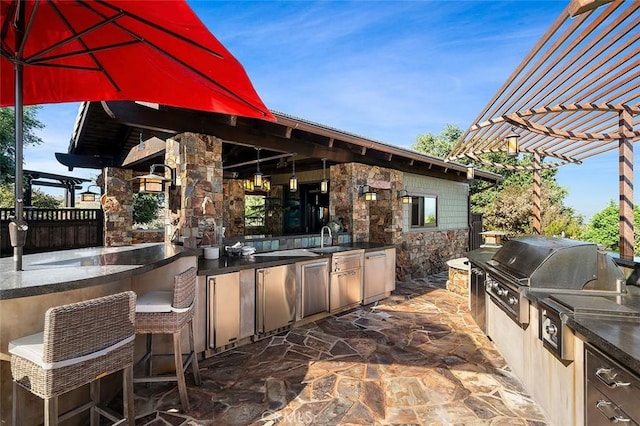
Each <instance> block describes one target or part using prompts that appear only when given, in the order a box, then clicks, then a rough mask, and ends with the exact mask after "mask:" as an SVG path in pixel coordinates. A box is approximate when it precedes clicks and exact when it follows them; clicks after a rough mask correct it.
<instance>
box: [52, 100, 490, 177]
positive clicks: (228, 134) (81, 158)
mask: <svg viewBox="0 0 640 426" xmlns="http://www.w3.org/2000/svg"><path fill="white" fill-rule="evenodd" d="M273 115H274V116H275V117H276V120H277V121H276V122H270V121H265V120H260V119H256V118H247V117H239V116H233V115H226V114H215V113H208V112H202V111H194V110H187V109H182V108H174V107H166V106H159V105H155V106H150V105H145V104H140V103H136V102H85V103H83V104H82V105H81V107H80V111H79V114H78V119H77V120H76V125H75V128H74V132H73V136H72V140H71V143H70V146H69V151H68V154H56V157H57V158H58V161H60V162H61V163H62V164H64V165H66V166H68V167H70V168H73V167H88V168H101V167H105V166H112V167H132V168H136V167H137V168H138V169H139V170H144V167H145V166H146V164H145V163H144V162H143V161H141V158H139V156H138V158H137V160H136V161H135V162H129V163H127V162H126V159H127V156H129V158H131V156H132V154H131V150H132V149H133V148H135V147H136V146H139V145H140V140H141V139H144V140H147V139H149V138H152V137H154V136H157V137H158V138H160V139H166V138H167V137H169V136H171V135H176V134H180V133H184V132H194V133H201V134H207V135H212V136H215V137H218V138H220V139H222V140H223V159H224V165H225V171H227V168H228V167H229V165H238V168H237V169H234V170H232V171H233V172H235V173H236V175H237V176H243V174H250V173H252V172H253V170H254V169H255V164H251V161H247V160H251V159H254V158H255V155H256V154H255V149H254V148H255V147H260V148H261V151H262V152H261V157H262V159H261V162H260V167H261V169H262V171H263V173H265V174H276V173H278V172H279V173H282V172H283V170H280V171H278V166H277V165H278V164H281V161H278V162H276V161H273V164H265V163H267V162H266V161H265V160H264V159H266V158H269V157H272V158H273V159H274V160H275V159H279V158H282V157H283V154H288V153H296V169H298V170H304V169H305V167H306V168H308V169H317V168H318V167H319V166H320V164H321V163H320V161H319V160H320V159H322V158H325V159H326V160H327V164H328V165H331V164H336V163H346V162H358V163H363V164H368V165H375V166H381V167H387V168H391V169H396V170H400V171H403V172H408V173H415V174H419V175H427V176H434V177H438V178H443V179H448V180H455V181H466V175H467V166H466V165H464V164H459V163H456V162H447V161H445V160H443V159H440V158H436V157H432V156H429V155H425V154H421V153H419V152H417V151H413V150H409V149H404V148H400V147H396V146H392V145H388V144H385V143H382V142H379V141H374V140H371V139H368V138H365V137H362V136H358V135H355V134H351V133H347V132H344V131H341V130H338V129H334V128H331V127H327V126H324V125H321V124H318V123H313V122H310V121H306V120H303V119H299V118H295V117H292V116H289V115H287V114H283V113H278V112H273ZM141 135H144V137H142V136H141ZM154 152H156V153H158V151H157V150H156V151H154ZM241 166H242V167H241ZM245 169H246V170H245ZM230 171H231V170H230ZM475 179H478V180H485V181H489V182H499V181H501V180H502V176H500V175H499V174H496V173H492V172H487V171H484V170H478V169H476V170H475Z"/></svg>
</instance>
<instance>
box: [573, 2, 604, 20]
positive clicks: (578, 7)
mask: <svg viewBox="0 0 640 426" xmlns="http://www.w3.org/2000/svg"><path fill="white" fill-rule="evenodd" d="M612 1H613V0H572V1H571V3H570V4H569V7H568V9H567V10H568V11H569V16H571V17H572V18H573V17H575V16H578V15H580V14H582V13H585V12H589V11H592V10H593V9H595V8H598V7H600V6H602V5H603V4H607V3H611V2H612Z"/></svg>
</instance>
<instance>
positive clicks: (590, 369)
mask: <svg viewBox="0 0 640 426" xmlns="http://www.w3.org/2000/svg"><path fill="white" fill-rule="evenodd" d="M585 352H586V372H585V374H586V377H585V378H586V381H587V394H589V393H590V392H591V389H590V387H591V388H596V389H597V390H598V391H599V392H600V393H601V394H602V395H604V396H605V400H606V401H611V402H612V403H613V404H614V405H615V406H617V407H619V408H620V410H622V411H623V412H624V413H626V414H627V415H629V417H630V418H631V419H633V421H635V422H636V423H639V422H640V379H639V378H638V377H637V376H635V375H634V374H633V373H631V372H630V371H628V370H627V369H625V368H624V367H623V366H621V365H620V364H618V362H616V361H614V360H613V359H611V358H610V357H608V356H607V355H605V354H604V353H602V352H600V351H599V350H597V349H596V348H594V347H592V346H586V350H585ZM606 407H607V406H606V405H602V404H601V407H600V408H606ZM587 408H589V407H587ZM609 412H610V411H609ZM589 424H591V423H589Z"/></svg>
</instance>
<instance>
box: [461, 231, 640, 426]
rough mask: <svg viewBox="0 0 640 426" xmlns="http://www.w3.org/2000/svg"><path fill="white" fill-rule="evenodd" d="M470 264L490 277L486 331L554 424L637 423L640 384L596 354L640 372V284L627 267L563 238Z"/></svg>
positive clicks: (513, 243)
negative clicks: (639, 354) (639, 352)
mask: <svg viewBox="0 0 640 426" xmlns="http://www.w3.org/2000/svg"><path fill="white" fill-rule="evenodd" d="M469 260H470V261H471V262H475V265H477V268H478V269H482V270H483V271H484V272H485V291H486V294H487V295H488V296H487V305H486V317H485V320H486V324H487V327H486V334H487V336H489V337H490V338H491V339H492V340H493V342H494V343H495V345H496V347H497V348H498V349H499V350H500V353H501V354H502V356H503V357H504V359H505V360H506V361H507V363H508V365H509V368H510V370H511V371H512V372H513V374H514V375H515V376H517V377H518V378H519V379H520V380H522V383H523V385H524V386H525V388H526V389H527V390H528V391H529V392H530V394H531V396H532V398H534V399H535V400H536V401H538V402H539V403H540V405H541V407H542V408H543V409H544V411H545V414H546V416H548V420H549V423H550V424H553V425H563V426H564V425H569V426H582V425H587V426H592V425H599V424H609V422H627V421H630V423H629V424H636V423H633V421H637V419H638V418H637V411H636V412H634V410H633V409H634V408H635V405H637V403H636V402H637V401H638V399H639V398H640V393H639V392H640V388H639V387H638V386H635V385H634V386H631V385H627V383H640V381H636V382H632V381H631V380H627V376H628V375H625V376H624V378H623V376H622V375H621V373H619V372H618V370H619V369H616V368H612V367H610V366H609V365H608V364H607V363H601V362H595V361H594V358H593V356H590V355H589V351H588V350H587V347H592V348H595V349H594V350H596V349H598V350H599V351H601V352H602V353H608V354H609V356H610V357H611V359H612V360H615V361H617V362H618V364H619V365H620V366H622V369H624V370H625V371H626V370H627V369H626V368H625V367H632V368H629V369H628V370H629V372H632V371H635V373H636V374H637V372H638V371H640V370H639V367H638V365H637V364H636V363H635V361H631V362H630V360H629V358H628V355H627V354H629V353H632V352H633V351H634V349H631V348H636V347H638V346H639V345H637V344H636V343H637V342H636V341H635V336H637V335H640V334H638V331H640V330H638V329H637V327H636V326H635V324H640V309H639V308H640V302H639V301H638V295H637V292H638V290H637V287H636V284H635V281H634V280H635V278H634V279H633V280H632V279H630V280H629V281H625V275H626V274H625V272H624V270H623V269H622V268H621V267H620V266H618V265H617V264H616V261H615V260H614V258H613V257H612V256H610V255H608V254H606V253H604V252H602V251H600V250H598V248H597V246H596V245H595V244H593V243H588V242H582V241H574V240H568V239H563V238H551V237H538V236H528V237H519V238H514V239H511V240H508V241H505V242H504V243H503V245H502V247H500V248H499V249H497V251H495V252H493V253H491V252H487V251H486V250H485V251H480V249H479V250H478V251H475V252H471V253H469ZM636 268H638V266H636ZM638 269H640V268H638ZM636 275H637V274H636ZM472 284H473V281H472V280H471V279H470V286H471V285H472ZM594 330H598V332H597V333H594ZM603 333H604V334H603ZM603 335H606V336H607V337H606V339H603V338H602V336H603ZM601 339H602V340H601ZM621 339H624V340H625V342H624V343H621V342H620V340H621ZM627 340H628V341H629V342H627ZM612 344H615V345H621V344H622V345H623V346H624V347H625V351H617V350H612V349H611V345H612ZM620 371H622V370H620ZM639 380H640V379H639ZM605 388H606V389H605ZM610 388H611V389H610ZM613 388H615V389H613ZM603 389H605V390H603ZM629 401H634V403H631V404H630V403H629ZM638 424H640V423H638Z"/></svg>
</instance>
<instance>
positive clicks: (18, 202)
mask: <svg viewBox="0 0 640 426" xmlns="http://www.w3.org/2000/svg"><path fill="white" fill-rule="evenodd" d="M14 69H15V79H16V87H15V89H16V99H15V101H16V102H15V104H16V106H15V121H16V124H15V126H16V140H15V151H16V172H15V214H16V220H17V221H22V220H23V219H24V217H23V216H24V213H23V201H24V200H23V197H24V188H23V182H22V175H23V171H22V161H23V153H22V145H23V137H22V132H23V129H22V126H23V122H22V117H23V115H22V114H23V112H24V111H23V110H24V108H23V105H22V64H20V63H19V62H16V63H15V64H14ZM22 249H23V246H22V245H20V244H17V245H16V246H15V247H14V248H13V265H14V267H15V270H16V271H22Z"/></svg>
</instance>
